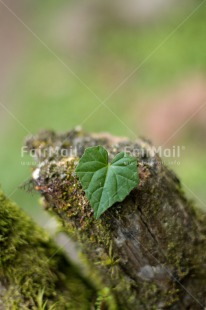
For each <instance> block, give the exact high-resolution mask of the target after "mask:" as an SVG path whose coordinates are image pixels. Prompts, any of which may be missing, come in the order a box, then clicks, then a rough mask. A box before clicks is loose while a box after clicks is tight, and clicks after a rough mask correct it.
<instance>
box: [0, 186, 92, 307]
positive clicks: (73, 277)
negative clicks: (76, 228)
mask: <svg viewBox="0 0 206 310" xmlns="http://www.w3.org/2000/svg"><path fill="white" fill-rule="evenodd" d="M0 247H1V252H0V282H2V283H3V284H4V286H5V288H6V290H5V294H4V296H3V302H4V304H5V306H6V309H12V310H13V309H39V310H40V309H89V308H90V305H91V299H92V298H93V297H92V295H93V296H94V295H95V292H94V290H93V289H92V288H91V286H90V285H89V284H88V283H87V282H86V281H85V280H83V279H82V278H81V277H80V275H79V274H78V273H77V271H76V270H75V269H74V268H73V267H72V266H70V264H69V263H68V262H67V260H66V259H65V258H64V256H63V255H62V253H60V252H61V251H59V249H58V248H57V247H56V245H55V244H54V243H53V242H52V241H51V240H50V239H49V237H48V235H47V234H46V233H45V232H44V231H43V230H42V229H40V228H39V227H38V226H37V225H36V224H35V223H33V222H32V220H30V218H28V216H27V215H25V214H24V213H23V212H22V211H21V210H20V209H19V208H18V207H17V206H16V205H15V204H14V203H13V202H11V201H10V200H8V199H7V198H6V197H5V196H4V194H3V193H2V191H1V190H0ZM40 296H41V298H40Z"/></svg>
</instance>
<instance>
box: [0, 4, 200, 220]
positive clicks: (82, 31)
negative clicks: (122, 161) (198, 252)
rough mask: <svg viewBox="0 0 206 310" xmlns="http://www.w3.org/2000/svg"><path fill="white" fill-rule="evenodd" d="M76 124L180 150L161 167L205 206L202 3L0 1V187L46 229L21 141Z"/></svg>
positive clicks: (87, 128)
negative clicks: (29, 188) (27, 185)
mask: <svg viewBox="0 0 206 310" xmlns="http://www.w3.org/2000/svg"><path fill="white" fill-rule="evenodd" d="M78 125H81V126H82V127H83V128H84V129H86V130H88V131H92V132H102V131H104V132H105V131H106V132H110V133H112V134H115V135H122V136H128V137H130V138H131V139H135V137H136V136H145V137H148V138H149V139H151V140H152V141H153V143H154V144H155V145H156V146H160V145H164V147H170V148H171V147H173V146H177V145H179V146H183V147H184V151H182V152H181V158H180V159H177V161H176V162H175V160H174V158H173V159H172V160H171V161H169V162H167V164H168V165H169V166H170V167H171V168H172V169H174V170H175V171H176V173H177V174H178V176H179V177H180V179H181V180H182V182H183V184H184V188H185V191H186V192H187V194H188V195H189V197H191V198H192V199H195V200H196V202H197V205H198V206H200V207H203V208H206V190H205V185H206V155H205V154H206V2H205V1H190V0H187V1H184V0H182V1H181V2H179V1H177V0H153V1H150V0H127V1H124V0H118V1H117V0H113V1H109V0H105V1H98V0H96V1H95V0H94V1H93V0H85V1H72V0H70V1H63V0H60V1H58V2H57V1H53V0H49V1H48V0H44V1H40V0H35V1H26V0H18V1H16V0H0V150H1V151H0V182H1V184H2V187H3V189H4V190H5V192H6V193H7V195H9V196H11V198H12V199H14V200H16V201H17V202H18V203H19V204H20V205H21V207H22V208H23V209H24V210H26V212H27V213H29V214H30V215H32V216H33V217H34V218H35V219H37V220H38V221H40V222H41V223H42V224H43V225H44V222H45V221H44V219H45V217H44V214H42V211H41V207H40V206H39V205H38V196H35V195H31V194H29V193H27V192H26V191H24V190H22V189H20V188H19V185H20V184H22V183H23V182H24V181H25V180H26V179H27V178H28V177H29V176H30V175H31V171H32V166H31V165H30V164H29V161H30V162H31V159H29V158H25V157H24V158H23V159H22V158H21V147H22V145H23V141H24V139H25V137H26V136H27V135H29V134H35V133H37V132H38V131H39V130H40V129H54V130H57V131H65V130H69V129H72V128H73V127H76V126H78ZM167 160H168V159H167ZM27 161H28V164H27ZM178 161H179V162H178Z"/></svg>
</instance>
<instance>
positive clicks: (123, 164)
mask: <svg viewBox="0 0 206 310" xmlns="http://www.w3.org/2000/svg"><path fill="white" fill-rule="evenodd" d="M76 174H77V176H78V177H79V179H80V182H81V184H82V187H83V189H84V191H85V193H86V196H87V198H88V199H89V202H90V204H91V206H92V208H93V209H94V216H95V218H99V217H100V215H101V214H102V213H103V212H104V211H106V210H107V209H108V208H110V207H111V206H112V205H113V204H114V203H115V202H117V201H119V202H120V201H123V200H124V198H125V197H126V196H127V195H128V194H129V193H130V192H131V190H132V189H133V188H134V187H136V186H137V185H138V181H139V176H138V171H137V159H136V158H134V157H131V156H129V155H127V154H125V153H124V152H121V153H119V154H118V155H117V156H115V158H114V159H113V160H112V162H111V164H110V163H108V153H107V150H106V149H105V148H103V147H102V146H95V147H89V148H87V149H86V150H85V152H84V154H83V156H82V157H81V159H80V161H79V164H78V166H77V168H76Z"/></svg>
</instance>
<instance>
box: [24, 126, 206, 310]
mask: <svg viewBox="0 0 206 310" xmlns="http://www.w3.org/2000/svg"><path fill="white" fill-rule="evenodd" d="M95 145H102V146H104V147H106V148H107V150H108V151H109V157H110V159H111V158H113V156H114V155H116V154H117V153H118V152H119V151H124V150H125V149H127V151H128V149H130V150H131V151H133V152H134V151H135V156H137V158H138V161H139V167H138V169H139V175H140V183H139V185H138V187H137V188H135V189H134V190H133V191H132V192H131V193H130V194H129V195H128V197H127V198H126V199H125V200H124V201H123V202H121V203H116V204H115V205H114V206H113V207H111V208H110V209H108V210H107V211H106V212H105V213H104V214H103V215H102V216H101V217H100V219H98V220H96V219H95V218H94V216H93V211H92V208H91V206H90V204H89V202H88V200H87V199H86V197H85V194H84V192H83V190H82V188H81V185H80V183H79V181H78V179H77V178H76V175H75V172H74V169H75V166H76V163H77V162H78V159H79V158H80V157H81V156H82V154H83V152H84V150H85V148H87V147H89V146H95ZM26 146H27V148H28V150H32V151H33V153H35V154H36V160H37V167H36V170H35V171H34V172H33V180H32V182H33V184H34V187H35V188H36V190H37V191H39V192H40V193H41V195H42V196H43V197H44V206H45V208H46V209H47V210H49V211H51V212H53V213H54V214H56V215H57V216H58V218H59V219H60V220H61V222H62V223H63V225H64V227H65V230H66V231H67V232H68V234H69V235H70V236H71V237H72V238H73V239H74V240H75V241H77V242H78V243H79V244H80V245H81V249H82V252H83V253H84V258H85V260H87V262H88V264H89V265H90V267H91V270H93V271H94V270H95V273H96V276H97V277H98V278H100V279H101V281H102V282H103V283H104V285H105V286H106V287H109V288H110V289H111V291H112V292H113V294H114V295H115V297H116V299H117V302H118V304H119V306H118V309H148V310H151V309H172V310H176V309H177V310H181V309H183V310H184V309H191V310H197V309H203V308H204V307H205V305H206V268H205V262H206V225H205V223H206V221H205V215H204V214H201V212H200V211H198V212H197V210H196V209H195V208H194V207H193V203H192V202H190V201H189V200H188V199H187V198H186V197H185V194H184V192H183V190H182V186H181V183H180V181H179V179H178V178H177V177H176V175H175V174H174V173H173V172H172V171H170V170H169V169H168V168H167V167H165V166H164V165H163V164H162V162H161V159H160V157H159V156H158V154H156V153H155V152H154V151H153V148H152V146H151V144H150V143H149V142H148V141H144V140H138V141H135V142H131V141H129V140H127V139H117V138H115V137H110V136H108V135H89V134H85V133H84V132H82V131H81V130H73V131H71V132H68V133H65V134H55V133H54V132H41V133H40V134H39V135H36V136H33V137H29V138H28V139H27V141H26ZM51 149H53V150H56V151H57V152H56V154H51V152H49V153H50V154H48V150H51Z"/></svg>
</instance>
